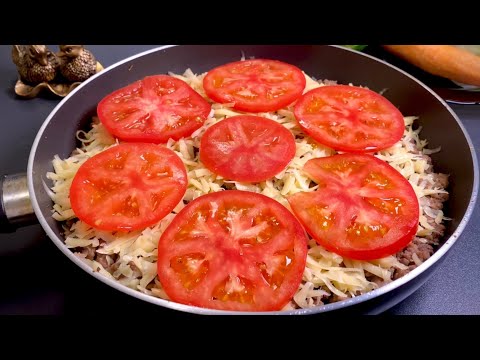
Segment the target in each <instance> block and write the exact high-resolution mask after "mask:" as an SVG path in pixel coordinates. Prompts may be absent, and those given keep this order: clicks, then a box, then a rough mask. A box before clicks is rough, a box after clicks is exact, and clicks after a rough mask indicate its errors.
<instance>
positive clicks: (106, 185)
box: [70, 143, 187, 231]
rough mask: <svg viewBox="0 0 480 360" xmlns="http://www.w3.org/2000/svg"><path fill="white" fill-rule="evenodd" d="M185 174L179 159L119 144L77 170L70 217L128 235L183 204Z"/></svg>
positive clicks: (160, 150) (156, 149)
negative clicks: (128, 232) (126, 232)
mask: <svg viewBox="0 0 480 360" xmlns="http://www.w3.org/2000/svg"><path fill="white" fill-rule="evenodd" d="M186 189H187V173H186V170H185V166H184V165H183V162H182V160H181V159H180V158H179V157H178V156H177V155H176V154H175V153H174V152H173V151H171V150H169V149H167V148H165V147H163V146H161V145H156V144H147V143H122V144H120V145H118V146H114V147H111V148H109V149H107V150H105V151H102V152H100V153H98V154H97V155H95V156H93V157H91V158H90V159H88V160H87V161H85V162H84V163H83V164H82V165H81V166H80V168H79V169H78V171H77V173H76V174H75V177H74V179H73V181H72V186H71V187H70V202H71V205H72V210H73V212H74V213H75V215H76V216H77V217H78V218H79V219H80V220H82V221H84V222H85V223H87V224H88V225H90V226H92V227H94V228H97V229H100V230H106V231H131V230H138V229H142V228H145V227H147V226H150V225H153V224H155V223H157V222H158V221H160V220H161V219H163V218H164V217H165V216H166V215H167V214H168V213H170V212H171V211H172V210H173V208H174V207H175V206H176V205H177V204H178V203H179V202H180V201H181V200H182V198H183V195H184V194H185V191H186Z"/></svg>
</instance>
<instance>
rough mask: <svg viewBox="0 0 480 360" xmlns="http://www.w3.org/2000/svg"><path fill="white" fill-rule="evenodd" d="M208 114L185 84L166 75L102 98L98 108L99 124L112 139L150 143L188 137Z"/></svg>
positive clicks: (206, 107)
mask: <svg viewBox="0 0 480 360" xmlns="http://www.w3.org/2000/svg"><path fill="white" fill-rule="evenodd" d="M210 110H211V106H210V104H209V103H208V102H207V101H206V100H205V99H204V98H203V97H202V96H201V95H200V94H198V93H197V92H196V91H195V90H193V89H192V88H191V87H190V86H189V85H188V84H187V83H186V82H184V81H182V80H180V79H177V78H174V77H172V76H168V75H153V76H147V77H146V78H144V79H143V80H139V81H137V82H135V83H133V84H130V85H128V86H125V87H123V88H121V89H118V90H116V91H114V92H112V93H111V94H109V95H107V96H105V97H104V98H103V99H102V100H101V101H100V102H99V104H98V106H97V113H98V117H99V119H100V121H101V122H102V123H103V125H104V126H105V127H106V128H107V130H108V131H109V132H110V133H111V134H113V135H114V136H115V137H117V138H119V139H121V140H124V141H132V142H153V143H166V142H167V141H168V139H169V138H172V139H174V140H178V139H180V138H182V137H188V136H190V135H191V134H192V133H193V132H194V131H195V130H197V129H198V128H199V127H201V126H202V125H203V123H204V122H205V120H206V119H207V117H208V115H209V113H210Z"/></svg>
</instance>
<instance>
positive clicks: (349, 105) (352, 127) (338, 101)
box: [294, 85, 405, 152]
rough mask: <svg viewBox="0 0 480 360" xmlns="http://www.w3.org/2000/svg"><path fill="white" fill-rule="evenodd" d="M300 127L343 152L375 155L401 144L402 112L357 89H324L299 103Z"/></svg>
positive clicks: (343, 87) (372, 93)
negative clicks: (373, 153)
mask: <svg viewBox="0 0 480 360" xmlns="http://www.w3.org/2000/svg"><path fill="white" fill-rule="evenodd" d="M294 114H295V118H296V119H297V121H298V123H299V125H300V127H301V128H302V129H303V131H305V132H306V133H307V134H308V135H310V136H311V137H312V138H313V139H314V140H316V141H318V142H319V143H321V144H323V145H326V146H328V147H331V148H333V149H335V150H339V151H348V152H375V151H378V150H381V149H385V148H388V147H390V146H392V145H393V144H395V143H396V142H398V141H399V140H400V139H401V137H402V135H403V131H404V129H405V122H404V120H403V115H402V113H401V112H400V111H399V110H398V109H397V108H396V107H395V106H394V105H393V104H392V103H391V102H390V101H388V100H387V99H386V98H385V97H383V96H382V95H380V94H378V93H376V92H374V91H371V90H368V89H365V88H360V87H356V86H348V85H332V86H322V87H319V88H316V89H313V90H310V91H309V92H307V93H305V94H304V95H303V96H302V97H301V98H300V99H299V100H298V101H297V103H296V104H295V109H294Z"/></svg>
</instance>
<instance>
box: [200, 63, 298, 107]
mask: <svg viewBox="0 0 480 360" xmlns="http://www.w3.org/2000/svg"><path fill="white" fill-rule="evenodd" d="M305 85H306V79H305V75H304V74H303V72H302V71H301V70H300V69H299V68H297V67H296V66H293V65H291V64H287V63H284V62H282V61H278V60H268V59H254V60H244V61H236V62H232V63H228V64H224V65H221V66H219V67H216V68H214V69H212V70H210V71H209V72H208V73H207V75H206V76H205V77H204V79H203V88H204V89H205V92H206V94H207V96H208V97H209V98H210V99H212V100H214V101H216V102H219V103H233V104H234V105H233V108H234V109H237V110H241V111H248V112H254V113H258V112H267V111H275V110H278V109H281V108H283V107H286V106H288V105H290V104H291V103H292V102H294V101H295V100H297V99H298V98H299V97H300V96H301V95H302V93H303V90H304V89H305Z"/></svg>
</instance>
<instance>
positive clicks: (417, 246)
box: [393, 235, 439, 280]
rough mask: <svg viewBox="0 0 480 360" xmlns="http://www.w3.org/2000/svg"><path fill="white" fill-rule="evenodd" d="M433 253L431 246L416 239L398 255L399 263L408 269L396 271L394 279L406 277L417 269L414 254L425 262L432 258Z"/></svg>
mask: <svg viewBox="0 0 480 360" xmlns="http://www.w3.org/2000/svg"><path fill="white" fill-rule="evenodd" d="M438 236H439V235H437V237H438ZM433 251H434V249H433V246H432V245H431V244H428V243H427V244H426V243H423V242H422V240H421V238H419V237H415V238H414V239H413V241H412V242H411V243H410V244H409V245H408V246H407V247H406V248H405V249H403V250H402V251H400V252H398V253H397V259H398V261H400V262H401V263H402V264H403V265H406V266H408V269H405V270H400V269H395V272H394V274H393V279H394V280H395V279H398V278H399V277H401V276H403V275H405V274H406V273H408V272H409V271H411V270H413V269H415V268H416V267H417V265H416V264H415V262H414V261H413V254H417V256H418V258H419V259H420V260H421V261H422V262H423V261H425V260H427V259H428V258H429V257H430V256H432V254H433Z"/></svg>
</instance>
